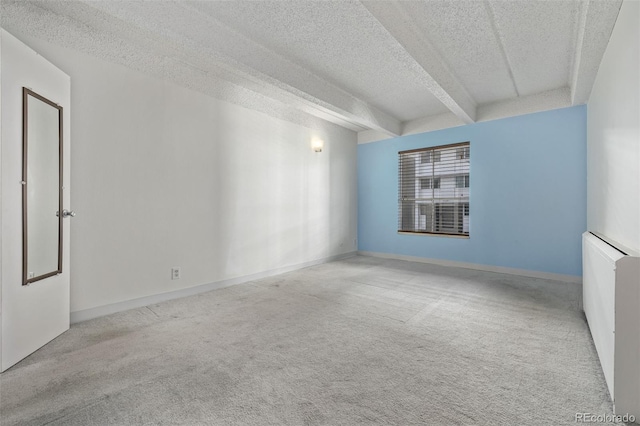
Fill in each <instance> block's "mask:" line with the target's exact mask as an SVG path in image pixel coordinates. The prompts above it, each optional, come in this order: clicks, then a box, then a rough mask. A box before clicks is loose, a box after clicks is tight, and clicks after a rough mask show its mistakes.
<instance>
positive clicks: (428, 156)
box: [420, 151, 442, 163]
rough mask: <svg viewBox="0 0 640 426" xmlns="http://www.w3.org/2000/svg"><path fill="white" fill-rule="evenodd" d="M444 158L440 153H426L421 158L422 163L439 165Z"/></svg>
mask: <svg viewBox="0 0 640 426" xmlns="http://www.w3.org/2000/svg"><path fill="white" fill-rule="evenodd" d="M441 158H442V155H441V153H440V151H425V152H423V153H422V155H421V157H420V162H421V163H431V162H433V163H437V162H438V161H440V160H441Z"/></svg>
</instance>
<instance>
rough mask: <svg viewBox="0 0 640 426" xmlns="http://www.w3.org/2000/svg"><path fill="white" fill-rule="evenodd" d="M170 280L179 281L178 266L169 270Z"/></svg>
mask: <svg viewBox="0 0 640 426" xmlns="http://www.w3.org/2000/svg"><path fill="white" fill-rule="evenodd" d="M171 279H172V280H179V279H180V267H179V266H174V267H173V268H171Z"/></svg>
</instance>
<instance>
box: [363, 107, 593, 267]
mask: <svg viewBox="0 0 640 426" xmlns="http://www.w3.org/2000/svg"><path fill="white" fill-rule="evenodd" d="M586 118H587V109H586V106H577V107H571V108H563V109H558V110H553V111H546V112H539V113H535V114H528V115H522V116H518V117H511V118H505V119H501V120H495V121H488V122H482V123H475V124H470V125H466V126H461V127H454V128H450V129H444V130H437V131H433V132H428V133H421V134H416V135H409V136H401V137H397V138H393V139H388V140H384V141H379V142H372V143H368V144H361V145H358V249H359V250H361V251H371V252H379V253H388V254H397V255H407V256H418V257H424V258H431V259H442V260H451V261H458V262H469V263H476V264H482V265H491V266H502V267H508V268H517V269H526V270H531V271H540V272H550V273H557V274H567V275H578V276H580V275H582V258H581V257H582V256H581V253H582V250H581V234H582V233H583V232H584V231H585V230H586V206H587V193H586V191H587V190H586V188H587V175H586V148H587V146H586V145H587V136H586ZM466 141H469V142H471V160H470V161H471V163H470V167H471V172H470V176H471V177H470V188H469V191H470V195H469V203H470V227H469V232H470V238H469V239H462V238H450V237H443V236H431V235H427V236H425V235H406V234H398V232H397V226H398V151H404V150H408V149H415V148H423V147H431V146H438V145H446V144H451V143H457V142H466Z"/></svg>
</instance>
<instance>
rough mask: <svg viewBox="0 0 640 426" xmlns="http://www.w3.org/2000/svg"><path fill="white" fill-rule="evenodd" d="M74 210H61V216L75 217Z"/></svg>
mask: <svg viewBox="0 0 640 426" xmlns="http://www.w3.org/2000/svg"><path fill="white" fill-rule="evenodd" d="M75 216H76V212H74V211H69V210H62V217H75Z"/></svg>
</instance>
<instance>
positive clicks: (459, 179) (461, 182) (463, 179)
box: [456, 175, 469, 188]
mask: <svg viewBox="0 0 640 426" xmlns="http://www.w3.org/2000/svg"><path fill="white" fill-rule="evenodd" d="M468 187H469V175H460V176H456V188H468Z"/></svg>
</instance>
